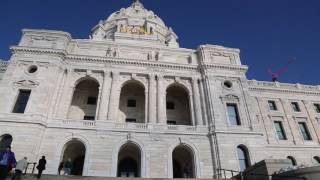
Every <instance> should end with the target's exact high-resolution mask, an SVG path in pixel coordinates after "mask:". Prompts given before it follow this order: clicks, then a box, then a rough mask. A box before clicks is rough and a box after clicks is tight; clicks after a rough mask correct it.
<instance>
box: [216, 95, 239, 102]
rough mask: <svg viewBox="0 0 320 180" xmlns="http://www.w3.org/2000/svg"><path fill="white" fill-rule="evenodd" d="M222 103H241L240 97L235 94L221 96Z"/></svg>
mask: <svg viewBox="0 0 320 180" xmlns="http://www.w3.org/2000/svg"><path fill="white" fill-rule="evenodd" d="M220 98H221V100H222V101H239V97H238V96H236V95H234V94H227V95H225V96H220Z"/></svg>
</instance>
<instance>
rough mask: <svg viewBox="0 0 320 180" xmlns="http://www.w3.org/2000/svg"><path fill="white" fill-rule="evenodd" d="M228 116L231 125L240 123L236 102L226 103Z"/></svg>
mask: <svg viewBox="0 0 320 180" xmlns="http://www.w3.org/2000/svg"><path fill="white" fill-rule="evenodd" d="M227 110H228V117H229V122H230V124H231V125H240V118H239V113H238V108H237V105H236V104H227Z"/></svg>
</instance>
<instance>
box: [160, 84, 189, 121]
mask: <svg viewBox="0 0 320 180" xmlns="http://www.w3.org/2000/svg"><path fill="white" fill-rule="evenodd" d="M166 109H167V111H166V112H167V124H171V125H192V122H191V118H190V102H189V95H188V92H187V91H186V90H185V88H183V87H181V86H179V85H177V84H175V85H172V86H170V87H169V88H168V89H167V96H166Z"/></svg>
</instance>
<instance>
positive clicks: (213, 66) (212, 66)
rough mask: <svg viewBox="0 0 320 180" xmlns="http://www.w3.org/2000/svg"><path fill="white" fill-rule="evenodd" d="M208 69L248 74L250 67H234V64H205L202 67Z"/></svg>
mask: <svg viewBox="0 0 320 180" xmlns="http://www.w3.org/2000/svg"><path fill="white" fill-rule="evenodd" d="M202 66H203V67H204V68H206V69H226V70H233V71H234V70H235V71H241V72H247V71H248V66H245V65H232V64H204V65H202Z"/></svg>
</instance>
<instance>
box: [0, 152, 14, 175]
mask: <svg viewBox="0 0 320 180" xmlns="http://www.w3.org/2000/svg"><path fill="white" fill-rule="evenodd" d="M16 163H17V161H16V158H15V156H14V153H13V152H11V147H10V146H8V147H7V149H6V150H5V151H3V152H1V153H0V180H5V179H6V177H7V176H8V172H9V169H10V168H13V167H15V166H16Z"/></svg>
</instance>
